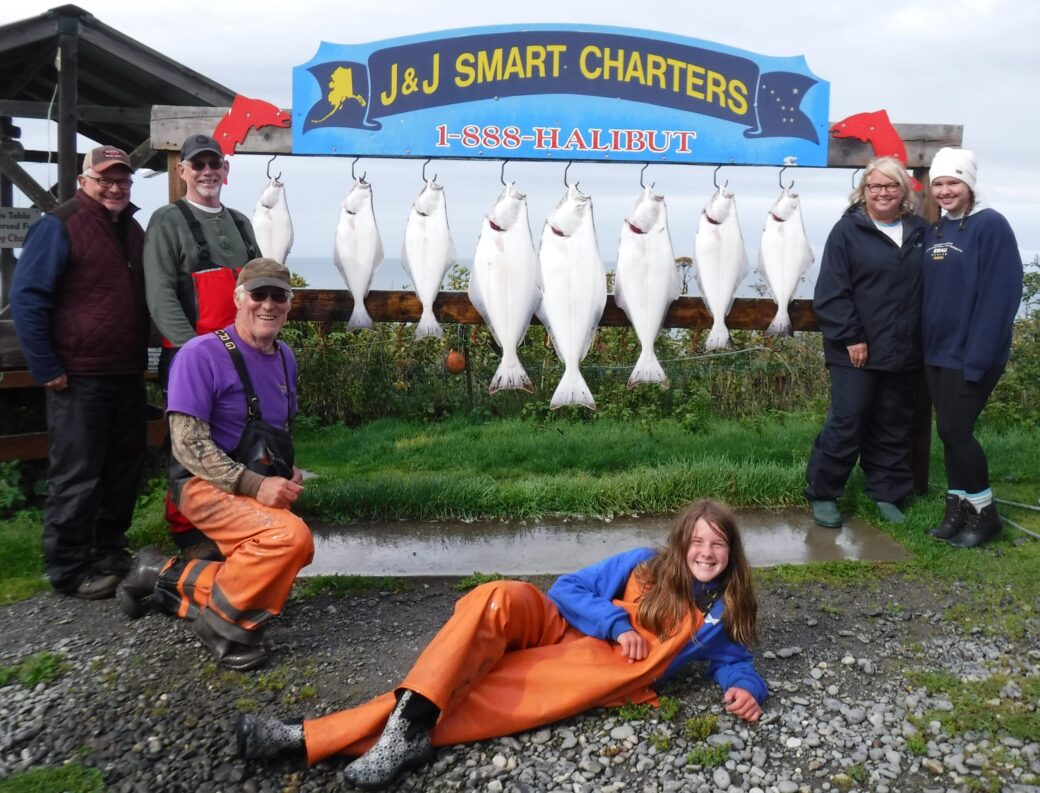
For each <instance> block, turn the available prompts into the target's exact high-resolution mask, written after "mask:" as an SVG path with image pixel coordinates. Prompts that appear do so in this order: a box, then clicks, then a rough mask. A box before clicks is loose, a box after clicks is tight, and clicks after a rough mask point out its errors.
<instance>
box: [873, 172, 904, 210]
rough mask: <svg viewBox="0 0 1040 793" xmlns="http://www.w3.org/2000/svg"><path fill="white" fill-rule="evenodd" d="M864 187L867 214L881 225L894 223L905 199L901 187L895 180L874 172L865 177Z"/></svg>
mask: <svg viewBox="0 0 1040 793" xmlns="http://www.w3.org/2000/svg"><path fill="white" fill-rule="evenodd" d="M865 187H866V190H865V192H864V199H865V200H866V204H867V214H869V215H870V216H871V217H872V218H873V219H874V220H878V221H880V222H882V223H892V222H894V221H895V220H896V219H897V218H898V217H899V215H900V212H901V211H902V210H901V207H902V205H903V198H904V197H905V195H904V193H903V186H902V185H900V184H899V182H897V181H896V180H895V179H892V178H891V177H889V176H886V175H885V174H883V173H881V171H879V170H875V171H872V172H871V174H870V175H869V176H868V177H867V180H866V184H865Z"/></svg>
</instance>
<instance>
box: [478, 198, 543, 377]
mask: <svg viewBox="0 0 1040 793" xmlns="http://www.w3.org/2000/svg"><path fill="white" fill-rule="evenodd" d="M469 300H470V302H471V303H472V304H473V306H474V308H476V309H477V311H479V312H480V316H482V317H483V318H484V322H486V323H487V326H488V328H489V329H490V330H491V335H492V336H494V337H495V341H496V342H497V343H498V346H499V347H501V348H502V363H500V364H499V366H498V371H496V372H495V376H494V377H492V378H491V385H490V387H489V388H488V393H491V394H494V393H495V392H496V391H504V390H507V389H523V390H524V391H533V390H534V388H533V387H532V386H531V380H530V378H529V377H528V376H527V372H525V371H524V367H523V365H522V364H521V363H520V358H519V357H518V356H517V353H516V348H517V347H518V346H519V345H520V342H521V341H523V338H524V334H525V333H527V326H528V325H530V324H531V316H532V315H533V314H534V312H535V309H536V308H537V307H538V303H539V301H540V300H541V294H540V293H539V291H538V258H537V256H536V255H535V252H534V243H533V242H532V240H531V224H530V221H529V220H528V217H527V197H526V196H525V195H524V194H523V193H521V192H519V191H518V190H516V188H514V187H513V183H512V182H510V183H509V185H508V186H507V187H506V189H505V190H503V191H502V194H501V195H500V196H499V197H498V198H497V199H496V200H495V203H494V205H493V206H492V207H491V209H490V211H489V212H488V213H487V215H485V216H484V220H483V222H482V223H481V225H480V238H479V239H478V240H477V250H476V253H474V254H473V272H472V273H471V275H470V279H469Z"/></svg>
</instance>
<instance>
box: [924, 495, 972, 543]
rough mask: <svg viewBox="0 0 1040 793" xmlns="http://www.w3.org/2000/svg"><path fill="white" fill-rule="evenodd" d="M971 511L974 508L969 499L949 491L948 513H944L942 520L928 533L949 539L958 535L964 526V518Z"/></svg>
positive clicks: (936, 537) (940, 538)
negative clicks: (966, 499)
mask: <svg viewBox="0 0 1040 793" xmlns="http://www.w3.org/2000/svg"><path fill="white" fill-rule="evenodd" d="M969 511H973V510H972V509H971V506H970V505H969V504H968V502H967V501H965V500H964V499H963V498H961V497H960V496H958V495H955V494H953V493H947V494H946V513H945V514H944V515H943V519H942V522H941V523H940V524H939V525H938V526H936V527H935V528H934V529H932V530H931V531H930V532H928V534H930V535H931V536H932V537H935V539H937V540H948V539H950V538H951V537H954V536H956V535H957V534H958V533H960V530H961V529H963V528H964V518H965V516H966V515H967V514H968V512H969Z"/></svg>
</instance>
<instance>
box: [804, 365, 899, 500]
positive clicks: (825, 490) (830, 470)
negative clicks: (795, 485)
mask: <svg viewBox="0 0 1040 793" xmlns="http://www.w3.org/2000/svg"><path fill="white" fill-rule="evenodd" d="M827 370H828V372H829V373H830V377H831V405H830V410H828V411H827V418H826V420H825V421H824V423H823V429H822V430H820V434H819V435H817V436H816V441H815V442H814V443H813V448H812V453H811V454H810V455H809V465H808V467H807V469H806V472H805V480H806V482H807V485H808V486H807V487H806V490H805V495H806V497H807V498H809V500H811V501H833V500H835V499H837V498H838V497H839V496H840V495H841V494H842V492H844V490H845V483H846V482H848V479H849V475H850V474H851V473H852V468H853V466H855V465H856V460H857V458H858V459H859V464H860V467H861V468H862V469H863V473H864V474H865V475H866V479H867V486H866V491H867V495H869V496H870V497H871V498H872V499H874V500H875V501H889V502H891V503H893V504H900V503H903V502H905V501H906V499H907V498H908V497H909V496H910V494H911V492H912V491H913V487H914V477H913V472H912V471H911V469H910V461H909V452H910V430H911V427H912V425H913V419H914V383H915V381H916V372H881V371H877V370H873V369H856V368H854V367H852V366H828V367H827Z"/></svg>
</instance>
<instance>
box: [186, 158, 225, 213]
mask: <svg viewBox="0 0 1040 793" xmlns="http://www.w3.org/2000/svg"><path fill="white" fill-rule="evenodd" d="M196 169H198V170H196ZM177 171H178V173H179V174H180V177H181V179H183V180H184V184H185V186H186V187H187V199H188V200H189V201H192V202H193V203H196V204H201V205H202V206H206V207H212V208H213V209H216V208H217V207H219V206H220V190H221V188H222V187H223V186H224V180H225V179H226V178H227V174H228V161H227V160H226V159H224V158H223V157H222V156H221V155H219V154H217V153H216V152H212V151H200V152H199V153H198V154H196V155H195V156H194V157H192V158H191V159H190V160H187V161H183V162H181V163H179V164H178V165H177Z"/></svg>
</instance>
